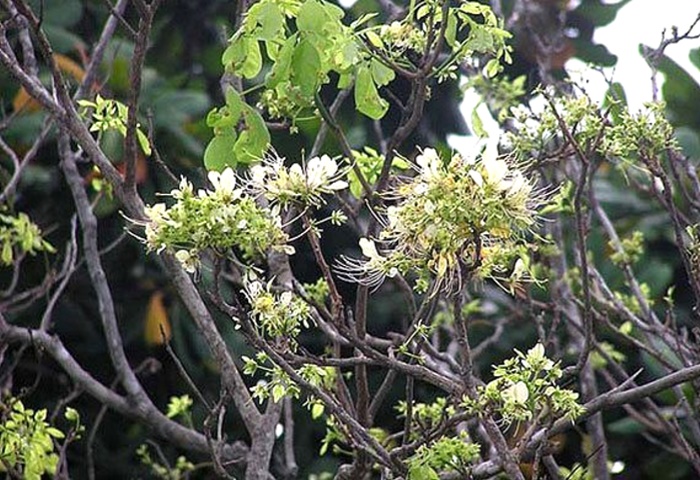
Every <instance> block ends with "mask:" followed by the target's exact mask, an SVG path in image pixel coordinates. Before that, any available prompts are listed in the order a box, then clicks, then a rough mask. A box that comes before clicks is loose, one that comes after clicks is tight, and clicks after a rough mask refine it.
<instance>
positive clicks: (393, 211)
mask: <svg viewBox="0 0 700 480" xmlns="http://www.w3.org/2000/svg"><path fill="white" fill-rule="evenodd" d="M386 218H387V220H388V221H389V226H390V227H395V226H397V225H398V223H399V209H398V207H396V205H391V206H389V207H387V209H386Z"/></svg>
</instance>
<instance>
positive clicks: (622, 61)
mask: <svg viewBox="0 0 700 480" xmlns="http://www.w3.org/2000/svg"><path fill="white" fill-rule="evenodd" d="M698 13H700V1H698V0H663V1H659V0H632V1H631V2H630V3H628V4H627V5H625V6H624V7H622V8H621V9H620V11H619V12H618V15H617V18H615V20H614V21H613V22H612V23H611V24H610V25H608V26H606V27H603V28H600V29H597V30H596V31H595V37H594V41H595V42H596V43H600V44H602V45H605V46H607V47H608V50H610V52H611V53H613V54H615V55H617V59H618V60H617V65H616V66H615V68H614V69H609V70H608V71H607V72H608V74H610V75H612V78H613V80H615V81H618V82H620V83H621V84H622V85H623V86H624V88H625V92H626V94H627V99H628V103H629V105H630V108H631V109H633V110H634V109H637V108H639V107H641V105H642V103H644V102H646V101H649V100H651V98H652V93H651V92H652V88H651V71H650V69H649V67H648V66H647V64H646V62H645V61H644V59H643V58H642V56H641V55H640V54H639V50H638V47H639V44H640V43H644V44H646V45H648V46H650V47H653V48H656V47H657V46H658V45H659V42H660V41H661V33H662V31H663V30H664V29H666V30H667V36H670V35H671V27H673V26H676V27H678V30H679V32H681V33H684V32H686V31H687V30H688V28H689V27H690V25H691V24H692V22H693V20H694V19H695V18H697V16H698ZM695 32H698V33H700V25H698V26H696V28H695ZM698 47H700V39H695V40H684V41H682V42H680V43H678V44H675V45H670V46H669V47H668V48H667V49H666V54H667V55H668V56H669V57H670V58H672V59H673V60H674V61H676V62H677V63H678V64H680V65H681V66H682V67H683V68H684V69H685V70H686V71H687V72H688V73H690V74H692V75H693V76H694V77H695V78H696V79H697V80H699V81H700V70H698V69H697V67H695V66H693V64H692V63H691V62H690V60H689V59H688V53H689V51H690V50H691V49H692V48H698ZM581 68H585V66H584V65H582V64H581V62H577V61H570V62H569V63H568V64H567V69H568V70H569V71H570V72H575V71H577V70H580V69H581ZM585 77H586V78H588V79H589V81H590V82H591V84H592V85H591V94H592V95H594V96H597V97H598V98H596V99H601V98H602V96H603V94H604V92H605V90H606V86H605V82H604V80H602V78H601V76H600V75H599V74H597V73H594V72H588V74H586V75H585ZM662 80H663V77H662V76H660V77H659V81H660V84H661V81H662ZM698 100H700V99H698Z"/></svg>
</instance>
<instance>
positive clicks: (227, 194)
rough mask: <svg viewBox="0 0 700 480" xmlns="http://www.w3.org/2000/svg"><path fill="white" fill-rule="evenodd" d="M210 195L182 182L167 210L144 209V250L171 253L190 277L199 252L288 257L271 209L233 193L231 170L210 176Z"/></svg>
mask: <svg viewBox="0 0 700 480" xmlns="http://www.w3.org/2000/svg"><path fill="white" fill-rule="evenodd" d="M209 180H210V182H211V184H212V185H213V187H214V190H213V191H212V190H199V191H198V192H197V193H196V194H195V192H194V189H193V187H192V184H191V183H190V182H189V181H187V180H186V179H184V178H183V179H182V181H181V182H180V185H179V188H176V189H174V190H172V191H171V192H170V195H169V196H170V197H172V198H173V199H174V200H175V203H174V204H173V205H172V206H171V207H167V206H166V205H165V203H157V204H155V205H153V206H150V207H147V208H146V212H145V213H146V216H147V217H148V219H149V222H146V223H145V228H146V245H147V246H148V248H149V250H155V251H158V252H161V251H163V250H168V251H173V252H175V256H176V257H177V259H178V260H179V261H180V263H181V264H182V265H183V267H185V268H186V269H187V270H188V271H189V272H194V271H195V270H196V268H197V266H198V265H199V262H200V260H199V257H200V254H201V252H202V251H203V250H205V249H207V248H212V249H214V250H215V251H218V252H222V253H225V252H227V251H228V250H230V249H231V248H237V249H239V250H240V251H241V253H242V254H243V256H244V257H246V258H255V257H256V256H259V255H262V254H264V253H265V252H266V251H267V250H269V249H279V250H281V251H284V252H286V253H288V254H291V253H294V249H293V247H291V246H289V245H286V243H287V241H288V237H287V234H286V233H285V232H284V231H283V230H282V221H281V219H280V216H279V213H278V212H277V211H276V210H275V209H267V208H261V207H259V206H258V205H257V204H256V202H255V199H254V198H253V197H251V196H250V195H247V194H246V193H245V192H244V191H243V190H242V189H241V188H236V183H237V182H236V176H235V174H234V172H233V170H231V169H230V168H227V169H225V170H224V171H223V172H222V173H219V172H210V173H209Z"/></svg>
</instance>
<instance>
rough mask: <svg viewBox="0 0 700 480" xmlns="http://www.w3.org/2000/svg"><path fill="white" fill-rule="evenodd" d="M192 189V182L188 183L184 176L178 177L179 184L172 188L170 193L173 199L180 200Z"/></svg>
mask: <svg viewBox="0 0 700 480" xmlns="http://www.w3.org/2000/svg"><path fill="white" fill-rule="evenodd" d="M192 191H193V188H192V184H191V183H190V181H189V180H187V179H186V178H185V177H181V178H180V185H179V186H178V188H174V189H173V190H171V191H170V195H171V196H172V197H173V198H174V199H175V200H180V199H181V198H183V197H184V196H185V195H187V194H191V193H192Z"/></svg>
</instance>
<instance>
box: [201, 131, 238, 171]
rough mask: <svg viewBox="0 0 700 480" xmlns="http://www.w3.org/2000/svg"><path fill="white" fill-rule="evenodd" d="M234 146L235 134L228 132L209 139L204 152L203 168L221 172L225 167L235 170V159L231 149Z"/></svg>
mask: <svg viewBox="0 0 700 480" xmlns="http://www.w3.org/2000/svg"><path fill="white" fill-rule="evenodd" d="M235 145H236V134H235V133H234V132H229V133H226V134H224V135H216V136H215V137H214V138H212V139H211V142H209V145H207V148H206V150H204V167H205V168H206V169H207V170H210V171H211V170H216V171H218V172H220V171H222V170H223V169H224V168H226V167H231V168H235V167H236V159H235V158H234V154H233V147H234V146H235Z"/></svg>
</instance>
